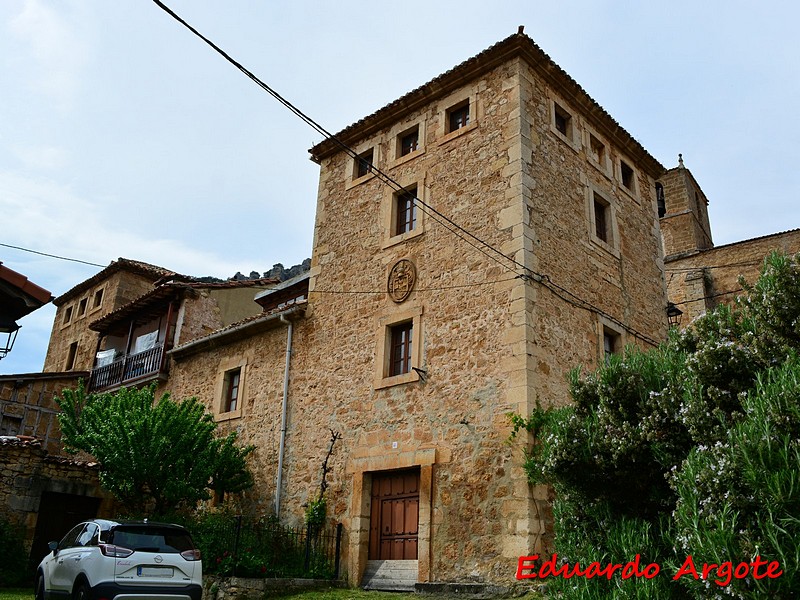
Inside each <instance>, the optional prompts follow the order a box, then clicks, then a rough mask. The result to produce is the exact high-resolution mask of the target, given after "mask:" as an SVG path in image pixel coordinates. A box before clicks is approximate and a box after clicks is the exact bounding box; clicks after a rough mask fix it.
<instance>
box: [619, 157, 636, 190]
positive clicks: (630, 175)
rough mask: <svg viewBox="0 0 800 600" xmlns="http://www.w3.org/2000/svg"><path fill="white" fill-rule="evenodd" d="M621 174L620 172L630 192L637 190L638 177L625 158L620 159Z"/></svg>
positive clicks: (623, 182)
mask: <svg viewBox="0 0 800 600" xmlns="http://www.w3.org/2000/svg"><path fill="white" fill-rule="evenodd" d="M619 174H620V179H621V180H622V185H623V187H624V188H625V189H627V190H628V191H629V192H634V191H635V190H636V179H635V174H634V171H633V167H631V166H630V165H629V164H628V163H626V162H625V161H624V160H620V161H619Z"/></svg>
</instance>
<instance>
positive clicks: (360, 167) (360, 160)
mask: <svg viewBox="0 0 800 600" xmlns="http://www.w3.org/2000/svg"><path fill="white" fill-rule="evenodd" d="M373 157H374V151H373V149H372V148H370V149H369V150H367V151H366V152H362V153H361V154H359V155H358V157H357V158H356V159H355V161H354V163H355V164H354V167H353V178H354V179H358V178H359V177H364V176H365V175H367V174H368V173H369V172H370V171H372V165H373V162H372V161H373Z"/></svg>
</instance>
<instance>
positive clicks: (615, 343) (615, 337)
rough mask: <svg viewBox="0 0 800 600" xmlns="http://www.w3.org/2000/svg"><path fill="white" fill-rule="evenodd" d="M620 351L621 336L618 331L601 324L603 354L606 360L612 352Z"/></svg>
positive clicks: (617, 352)
mask: <svg viewBox="0 0 800 600" xmlns="http://www.w3.org/2000/svg"><path fill="white" fill-rule="evenodd" d="M621 351H622V336H621V335H620V333H619V332H618V331H614V330H613V329H611V328H610V327H607V326H605V325H604V326H603V356H604V357H605V360H608V359H609V358H610V357H611V356H612V355H613V354H619V353H620V352H621Z"/></svg>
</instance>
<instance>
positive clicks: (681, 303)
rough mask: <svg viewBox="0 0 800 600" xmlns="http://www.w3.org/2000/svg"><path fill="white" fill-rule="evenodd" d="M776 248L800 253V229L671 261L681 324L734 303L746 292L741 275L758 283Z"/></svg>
mask: <svg viewBox="0 0 800 600" xmlns="http://www.w3.org/2000/svg"><path fill="white" fill-rule="evenodd" d="M773 250H780V251H781V252H784V253H786V254H795V253H797V252H800V230H793V231H787V232H785V233H778V234H775V235H769V236H765V237H760V238H755V239H752V240H745V241H743V242H737V243H735V244H727V245H725V246H717V247H716V248H713V249H711V250H706V251H704V252H700V253H698V254H694V255H692V256H687V257H685V258H679V259H675V260H670V261H668V262H667V263H666V272H667V283H668V293H669V299H670V301H671V302H674V303H675V304H676V305H677V306H678V308H680V309H681V310H682V311H683V315H682V317H681V327H686V326H687V325H688V324H690V323H691V322H692V321H693V320H694V319H696V318H697V317H699V316H701V315H703V314H704V313H705V312H706V310H709V309H711V308H713V307H715V306H716V305H718V304H727V303H731V302H733V300H734V298H735V297H736V296H737V295H739V294H740V293H742V287H741V285H739V276H740V275H741V276H742V277H744V278H745V280H746V281H747V282H749V283H753V282H755V280H756V279H758V275H759V273H760V271H761V266H762V265H763V262H764V258H765V257H766V256H767V255H768V254H769V253H770V252H772V251H773Z"/></svg>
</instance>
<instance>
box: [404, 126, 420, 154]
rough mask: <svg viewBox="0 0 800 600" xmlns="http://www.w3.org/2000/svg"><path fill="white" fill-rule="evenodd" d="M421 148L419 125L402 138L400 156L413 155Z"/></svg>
mask: <svg viewBox="0 0 800 600" xmlns="http://www.w3.org/2000/svg"><path fill="white" fill-rule="evenodd" d="M417 148H419V125H417V126H416V127H414V129H412V130H410V131H407V132H406V133H404V134H402V135H401V136H400V153H399V154H400V156H405V155H406V154H411V153H412V152H414V151H415V150H417Z"/></svg>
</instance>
